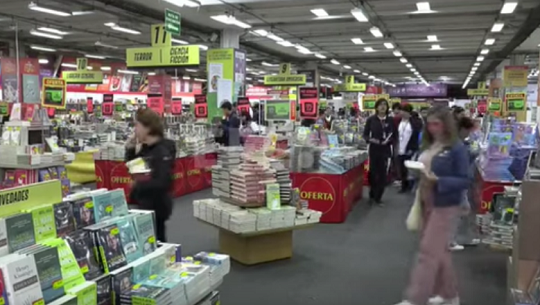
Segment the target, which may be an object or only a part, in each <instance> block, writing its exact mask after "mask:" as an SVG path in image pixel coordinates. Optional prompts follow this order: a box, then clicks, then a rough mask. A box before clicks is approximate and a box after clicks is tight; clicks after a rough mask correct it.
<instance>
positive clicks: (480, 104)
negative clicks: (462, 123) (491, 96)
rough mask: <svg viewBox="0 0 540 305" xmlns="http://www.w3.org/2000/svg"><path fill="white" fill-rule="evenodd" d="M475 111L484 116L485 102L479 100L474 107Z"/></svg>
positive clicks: (485, 110)
mask: <svg viewBox="0 0 540 305" xmlns="http://www.w3.org/2000/svg"><path fill="white" fill-rule="evenodd" d="M476 111H478V113H480V114H485V113H486V112H487V100H479V101H478V103H477V105H476Z"/></svg>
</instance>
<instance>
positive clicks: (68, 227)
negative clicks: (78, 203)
mask: <svg viewBox="0 0 540 305" xmlns="http://www.w3.org/2000/svg"><path fill="white" fill-rule="evenodd" d="M54 220H55V224H56V235H58V237H64V236H66V235H68V234H69V233H71V232H73V231H75V220H74V218H73V207H72V205H71V203H70V202H67V201H66V202H60V203H57V204H55V205H54Z"/></svg>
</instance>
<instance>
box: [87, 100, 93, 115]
mask: <svg viewBox="0 0 540 305" xmlns="http://www.w3.org/2000/svg"><path fill="white" fill-rule="evenodd" d="M86 112H88V113H90V114H92V113H94V99H93V98H92V97H87V98H86Z"/></svg>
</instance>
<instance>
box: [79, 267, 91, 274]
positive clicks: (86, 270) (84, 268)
mask: <svg viewBox="0 0 540 305" xmlns="http://www.w3.org/2000/svg"><path fill="white" fill-rule="evenodd" d="M88 271H90V269H88V266H82V267H81V272H82V273H83V274H86V273H88Z"/></svg>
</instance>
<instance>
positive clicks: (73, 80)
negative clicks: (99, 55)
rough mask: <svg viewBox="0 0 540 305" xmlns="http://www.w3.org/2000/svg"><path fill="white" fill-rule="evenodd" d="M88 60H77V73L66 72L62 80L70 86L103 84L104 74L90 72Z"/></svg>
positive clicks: (63, 73)
mask: <svg viewBox="0 0 540 305" xmlns="http://www.w3.org/2000/svg"><path fill="white" fill-rule="evenodd" d="M87 66H88V59H86V58H84V57H83V58H77V71H64V72H62V78H63V79H64V80H65V81H66V83H68V84H103V72H101V71H89V70H88V69H87Z"/></svg>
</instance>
